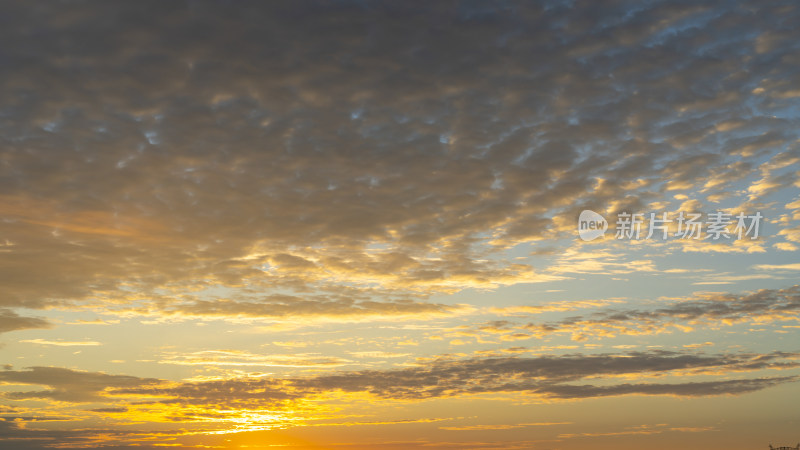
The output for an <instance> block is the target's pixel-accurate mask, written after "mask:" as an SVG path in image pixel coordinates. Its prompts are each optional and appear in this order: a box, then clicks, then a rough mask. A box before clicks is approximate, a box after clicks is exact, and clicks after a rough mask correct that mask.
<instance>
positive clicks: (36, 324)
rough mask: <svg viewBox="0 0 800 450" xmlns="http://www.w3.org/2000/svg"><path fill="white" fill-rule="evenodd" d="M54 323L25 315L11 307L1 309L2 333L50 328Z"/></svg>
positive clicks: (0, 325) (0, 322) (0, 324)
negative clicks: (10, 308) (12, 309)
mask: <svg viewBox="0 0 800 450" xmlns="http://www.w3.org/2000/svg"><path fill="white" fill-rule="evenodd" d="M51 326H52V324H51V323H50V322H48V321H47V320H45V319H40V318H38V317H23V316H20V315H19V314H17V313H15V312H14V311H11V310H9V309H5V308H2V309H0V333H5V332H8V331H14V330H25V329H28V328H50V327H51Z"/></svg>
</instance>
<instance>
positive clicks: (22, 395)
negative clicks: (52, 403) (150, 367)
mask: <svg viewBox="0 0 800 450" xmlns="http://www.w3.org/2000/svg"><path fill="white" fill-rule="evenodd" d="M158 381H159V380H156V379H153V378H138V377H133V376H127V375H108V374H105V373H101V372H82V371H77V370H72V369H65V368H60V367H31V368H29V369H27V370H4V371H0V382H3V383H5V384H19V385H41V386H47V387H48V388H49V389H48V390H44V391H18V392H5V393H3V397H5V398H7V399H11V400H23V399H37V398H38V399H52V400H58V401H64V402H102V401H107V400H108V399H107V398H106V397H104V396H103V395H102V394H103V393H104V392H105V391H106V390H107V389H110V388H122V387H134V386H143V385H147V384H153V383H157V382H158Z"/></svg>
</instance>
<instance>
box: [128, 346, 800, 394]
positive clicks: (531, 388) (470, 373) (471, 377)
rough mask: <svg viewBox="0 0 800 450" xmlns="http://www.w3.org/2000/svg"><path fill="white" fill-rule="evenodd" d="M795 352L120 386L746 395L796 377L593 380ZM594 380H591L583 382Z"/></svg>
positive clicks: (724, 368)
mask: <svg viewBox="0 0 800 450" xmlns="http://www.w3.org/2000/svg"><path fill="white" fill-rule="evenodd" d="M796 356H797V355H796V354H793V353H782V352H774V353H769V354H719V355H703V354H686V353H678V352H666V351H659V352H634V353H627V354H621V355H618V354H598V355H563V356H541V357H536V358H521V357H505V358H476V359H465V360H437V361H432V362H428V363H424V364H421V365H420V366H418V367H410V368H405V369H396V370H364V371H356V372H337V373H334V374H323V375H317V376H312V377H294V378H281V379H265V378H260V379H234V380H219V381H209V382H196V383H184V384H180V385H177V386H167V387H159V386H153V387H141V388H120V389H116V390H114V392H116V393H124V394H146V395H156V396H167V397H171V398H172V399H171V400H166V401H167V402H168V403H172V404H188V405H199V404H203V405H205V404H214V405H224V408H253V407H256V406H257V405H263V404H269V405H272V406H273V407H281V406H286V405H287V404H288V403H287V402H289V403H290V402H292V401H297V400H300V399H303V398H307V397H309V396H315V395H325V394H326V393H329V392H333V391H342V392H364V393H370V394H372V395H375V396H377V397H382V398H387V399H405V400H420V399H429V398H442V397H451V396H458V395H465V394H480V393H489V392H494V393H502V392H526V393H530V394H538V395H541V396H543V397H547V398H550V397H552V398H572V399H580V398H588V397H597V396H616V395H626V394H649V395H684V396H703V395H720V394H739V393H745V392H750V391H756V390H760V389H764V388H766V387H769V386H773V385H776V384H781V383H787V382H792V381H794V380H795V378H796V377H794V376H786V377H778V378H775V377H767V378H757V379H744V378H743V379H735V380H731V379H721V378H720V379H714V380H711V381H702V382H696V381H681V380H678V381H677V382H674V383H669V384H664V383H662V384H652V383H637V384H614V385H606V384H605V383H601V384H594V383H592V382H591V381H589V380H591V379H597V378H604V377H609V376H619V375H639V376H663V375H669V374H679V375H681V376H687V375H698V376H699V375H704V374H706V375H707V374H712V375H719V374H720V373H732V372H744V371H757V370H767V369H793V368H796V367H797V366H798V364H797V363H795V362H793V361H792V358H794V357H796ZM580 382H584V383H586V382H589V383H590V384H577V383H580Z"/></svg>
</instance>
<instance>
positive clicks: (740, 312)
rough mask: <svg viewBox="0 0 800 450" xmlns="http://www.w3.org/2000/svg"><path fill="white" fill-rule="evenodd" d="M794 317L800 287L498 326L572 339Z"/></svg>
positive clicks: (799, 314)
mask: <svg viewBox="0 0 800 450" xmlns="http://www.w3.org/2000/svg"><path fill="white" fill-rule="evenodd" d="M798 317H800V286H792V287H790V288H785V289H762V290H759V291H755V292H752V293H745V294H740V295H735V294H720V293H716V294H713V293H712V294H700V295H698V296H696V297H695V298H691V299H688V300H685V301H678V302H673V303H670V304H667V305H665V306H662V307H660V308H655V309H636V308H631V309H615V308H607V310H601V311H598V312H595V313H592V314H589V315H583V316H572V317H568V318H565V319H562V320H559V321H553V322H541V323H528V324H526V325H523V326H517V325H516V324H512V323H506V324H505V325H504V329H507V330H508V331H513V330H515V329H519V328H521V329H524V330H526V331H528V332H530V333H533V334H534V335H536V336H546V335H550V334H560V333H564V334H570V335H572V339H574V340H586V339H588V338H589V337H611V336H616V335H620V334H627V335H641V334H658V333H664V332H668V331H670V330H672V329H679V330H684V331H688V330H691V329H692V327H695V326H699V325H711V326H720V325H733V324H737V323H759V324H765V323H770V322H775V321H790V320H793V321H797V320H798Z"/></svg>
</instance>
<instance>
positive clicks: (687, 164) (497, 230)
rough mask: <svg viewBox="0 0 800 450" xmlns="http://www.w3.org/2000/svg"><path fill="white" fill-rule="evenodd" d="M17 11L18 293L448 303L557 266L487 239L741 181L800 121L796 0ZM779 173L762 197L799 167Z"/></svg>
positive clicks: (1, 232) (318, 304) (274, 309)
mask: <svg viewBox="0 0 800 450" xmlns="http://www.w3.org/2000/svg"><path fill="white" fill-rule="evenodd" d="M0 17H4V18H13V20H11V19H6V20H4V21H3V26H2V27H0V39H2V40H3V42H13V43H14V45H11V46H8V48H6V49H4V51H3V56H2V58H3V61H4V63H3V69H2V71H3V72H2V75H1V76H2V81H3V82H2V85H1V86H0V95H2V98H3V99H4V102H3V106H2V114H0V133H2V136H3V152H2V160H1V161H0V171H1V172H2V177H0V180H1V181H0V188H1V190H2V195H0V209H2V211H3V215H4V218H5V220H3V221H2V222H0V238H2V239H4V240H5V241H6V242H7V243H8V245H7V246H6V247H4V250H7V251H4V252H0V266H2V269H3V270H2V271H0V278H1V279H0V282H2V284H3V286H4V288H5V289H4V295H2V296H0V306H3V307H5V308H14V307H28V308H44V307H63V308H71V307H74V306H75V305H76V304H79V303H81V302H86V303H88V304H89V306H92V302H94V301H96V300H95V299H101V300H102V301H104V307H105V308H113V306H112V305H113V303H114V302H117V303H120V304H122V305H128V304H130V303H140V304H142V305H141V306H142V308H143V309H146V310H150V311H164V312H165V313H166V314H170V313H174V312H176V311H181V312H186V313H188V314H211V315H220V316H224V315H225V314H226V311H230V313H231V315H234V316H235V315H241V314H243V315H254V314H259V315H267V316H270V315H272V316H283V315H286V314H290V313H288V312H285V311H288V310H287V309H286V308H284V305H283V304H281V303H278V304H276V303H275V302H273V301H269V300H267V301H262V299H255V300H254V301H250V300H249V299H245V300H225V299H223V300H220V301H215V300H213V299H204V300H205V302H207V303H203V302H201V301H197V302H193V303H192V302H189V303H184V302H182V301H178V300H176V298H177V297H176V295H177V293H179V292H181V291H183V290H185V289H187V288H188V289H193V288H194V287H196V285H197V284H198V283H203V285H217V286H222V287H227V288H229V289H231V290H239V289H243V287H247V288H250V289H261V290H271V289H283V290H296V291H303V292H305V291H307V290H308V289H316V290H317V292H326V293H327V294H329V295H331V296H336V295H338V296H341V298H347V297H348V296H349V295H350V294H353V295H362V296H363V295H369V296H371V298H372V299H373V300H372V301H374V302H375V303H376V304H368V303H364V302H360V301H358V300H356V301H351V300H337V301H336V302H334V303H331V302H329V301H327V300H324V301H320V299H311V300H309V299H305V300H302V299H300V300H296V299H288V300H287V305H293V304H294V303H297V304H298V305H301V306H302V307H300V308H299V309H298V311H308V310H318V311H321V314H328V315H330V316H333V317H348V318H352V317H353V316H358V315H363V314H366V315H374V314H375V313H378V314H382V315H386V314H407V313H409V312H411V313H416V312H419V313H420V315H421V316H425V315H426V314H428V313H429V312H431V308H432V309H433V310H435V311H438V312H442V311H445V310H446V309H447V308H445V307H442V306H436V305H433V306H430V305H428V304H427V303H426V302H425V297H426V296H427V295H429V294H430V293H431V292H434V291H453V290H459V289H463V288H464V287H491V286H497V285H502V284H513V283H518V282H530V281H544V280H549V279H553V276H552V275H546V274H543V273H542V272H540V271H538V270H537V269H536V268H533V267H530V266H528V265H527V264H516V263H513V262H508V261H505V260H504V259H502V258H500V259H498V258H491V257H487V255H489V256H491V254H492V252H494V251H497V250H502V249H505V248H508V247H509V246H513V245H515V244H518V243H520V242H529V241H532V240H536V239H541V238H544V237H553V236H559V235H560V233H563V232H564V231H565V230H566V229H567V228H566V225H565V223H563V222H562V221H561V219H559V218H563V217H573V216H575V214H576V212H577V211H580V210H581V209H583V208H584V207H586V206H588V205H593V206H596V207H598V208H601V207H608V208H611V209H622V208H628V209H630V208H635V207H637V206H641V205H643V204H644V203H645V202H648V201H651V200H655V199H658V198H661V197H662V196H663V195H665V194H666V193H668V192H670V190H675V189H689V188H691V187H692V186H694V185H695V184H698V183H707V185H706V191H705V193H706V195H723V194H724V192H725V189H726V188H727V187H729V186H730V184H731V183H733V182H736V181H740V180H743V179H745V178H746V177H748V176H749V175H750V174H751V173H752V171H753V170H754V168H755V167H758V165H759V164H760V163H761V162H762V161H764V160H772V159H776V164H777V165H776V166H775V167H778V166H780V164H778V163H780V161H778V160H779V159H780V157H778V156H775V155H776V154H778V153H779V152H780V151H783V150H786V147H787V146H788V144H789V143H792V142H794V141H796V140H797V138H798V129H797V127H796V126H795V125H794V124H793V123H792V121H791V120H790V119H789V118H788V117H787V114H786V111H787V108H788V107H789V105H790V104H791V102H793V99H794V98H795V97H796V90H795V88H794V87H793V85H792V80H794V79H795V78H796V75H797V74H798V70H800V69H798V67H800V65H798V64H796V62H797V52H796V48H795V47H794V45H795V44H793V43H796V42H798V41H800V39H798V36H797V33H798V31H797V28H796V27H794V26H793V23H794V22H796V19H797V10H796V8H793V7H791V4H783V3H780V2H777V3H770V4H762V2H755V1H754V2H736V3H717V2H696V3H693V4H692V5H690V6H686V5H676V4H672V3H667V2H650V3H647V4H641V3H639V2H633V3H625V2H613V3H612V2H583V3H580V2H578V3H576V4H572V5H566V4H560V3H557V2H552V3H542V4H539V3H536V4H528V3H515V4H508V5H506V4H492V5H487V6H485V7H481V8H473V7H466V6H465V5H459V4H451V3H444V2H443V3H439V2H437V3H432V4H426V5H421V4H414V5H409V4H405V3H380V2H375V3H367V4H360V3H357V2H335V3H325V2H319V3H312V4H307V3H304V4H302V5H301V4H296V3H283V4H264V3H258V2H237V3H236V5H235V7H234V5H229V4H225V3H212V2H202V1H200V2H191V3H163V2H155V1H143V2H135V3H113V4H111V3H106V2H90V3H88V4H80V5H76V4H72V3H63V4H53V5H49V7H48V8H33V7H30V5H29V4H27V3H25V2H4V3H3V5H2V6H0ZM42 29H47V30H48V32H39V30H42ZM709 30H714V32H713V33H709ZM654 100H657V101H654ZM743 104H747V105H749V107H748V108H744V109H743V108H741V105H743ZM677 150H680V151H679V152H678V151H677ZM790 152H794V150H790ZM678 155H680V160H678ZM702 168H705V169H706V170H705V171H701V169H702ZM778 172H779V171H776V170H771V169H770V170H766V171H763V172H762V175H763V177H764V179H763V180H762V181H759V184H758V185H757V186H756V187H755V188H753V189H751V190H749V191H748V192H750V193H751V195H752V196H753V197H759V196H760V195H762V194H764V193H766V192H772V191H774V190H776V189H778V186H783V185H787V184H791V183H793V182H794V183H796V174H794V173H789V174H786V173H778ZM700 175H704V176H703V177H701V176H700ZM708 177H711V178H712V181H713V182H710V181H709V179H708ZM698 179H700V180H701V181H698ZM632 186H633V187H632ZM619 199H625V200H621V201H620V200H619ZM487 236H491V238H489V237H487ZM123 280H124V281H123ZM198 280H201V281H198ZM344 284H346V285H347V286H348V287H347V288H345V287H343V285H344ZM345 291H346V292H345ZM131 292H139V293H140V294H138V295H133V294H131ZM170 292H175V293H176V295H171V294H170ZM396 295H397V296H400V297H403V296H406V297H413V298H405V299H404V301H406V302H407V303H397V304H395V303H394V302H395V300H397V298H396V297H395V296H396ZM236 298H237V299H239V298H240V297H236ZM380 302H386V303H389V304H388V305H377V303H380ZM210 303H216V304H210ZM303 305H305V306H303ZM95 306H96V305H95ZM445 312H446V311H445ZM4 314H5V315H6V316H5V318H4V319H3V324H4V327H5V328H8V327H11V328H8V329H19V328H21V327H29V326H31V325H35V326H43V325H45V323H44V322H36V321H35V320H34V319H30V320H28V321H27V322H26V321H25V320H24V319H20V318H17V317H15V316H9V315H8V313H4ZM5 324H9V325H5Z"/></svg>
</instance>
